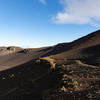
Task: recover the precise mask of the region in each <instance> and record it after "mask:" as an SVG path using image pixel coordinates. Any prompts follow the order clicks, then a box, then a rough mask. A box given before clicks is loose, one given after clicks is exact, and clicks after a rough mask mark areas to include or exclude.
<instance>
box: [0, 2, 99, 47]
mask: <svg viewBox="0 0 100 100" xmlns="http://www.w3.org/2000/svg"><path fill="white" fill-rule="evenodd" d="M98 29H100V0H0V46H20V47H23V48H30V47H32V48H37V47H42V46H51V45H55V44H58V43H62V42H71V41H73V40H75V39H77V38H80V37H82V36H85V35H87V34H88V33H91V32H93V31H96V30H98Z"/></svg>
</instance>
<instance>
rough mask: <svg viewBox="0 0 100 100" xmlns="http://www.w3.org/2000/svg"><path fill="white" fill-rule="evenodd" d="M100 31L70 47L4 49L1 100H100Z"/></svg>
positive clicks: (0, 65) (0, 71)
mask: <svg viewBox="0 0 100 100" xmlns="http://www.w3.org/2000/svg"><path fill="white" fill-rule="evenodd" d="M99 51H100V30H98V31H96V32H93V33H90V34H88V35H87V36H84V37H82V38H80V39H77V40H75V41H72V42H70V43H60V44H58V45H55V46H51V47H43V48H30V49H23V48H19V47H1V48H0V100H66V98H67V100H100V52H99Z"/></svg>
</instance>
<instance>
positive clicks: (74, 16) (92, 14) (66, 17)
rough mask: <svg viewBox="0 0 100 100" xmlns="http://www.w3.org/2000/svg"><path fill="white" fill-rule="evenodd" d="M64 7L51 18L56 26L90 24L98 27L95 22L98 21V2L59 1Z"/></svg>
mask: <svg viewBox="0 0 100 100" xmlns="http://www.w3.org/2000/svg"><path fill="white" fill-rule="evenodd" d="M60 3H61V4H62V5H63V6H64V9H63V11H60V12H58V13H57V14H56V16H54V17H53V21H54V22H55V23H56V24H91V25H92V26H96V27H99V25H98V24H96V23H95V20H96V21H100V0H60Z"/></svg>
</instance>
